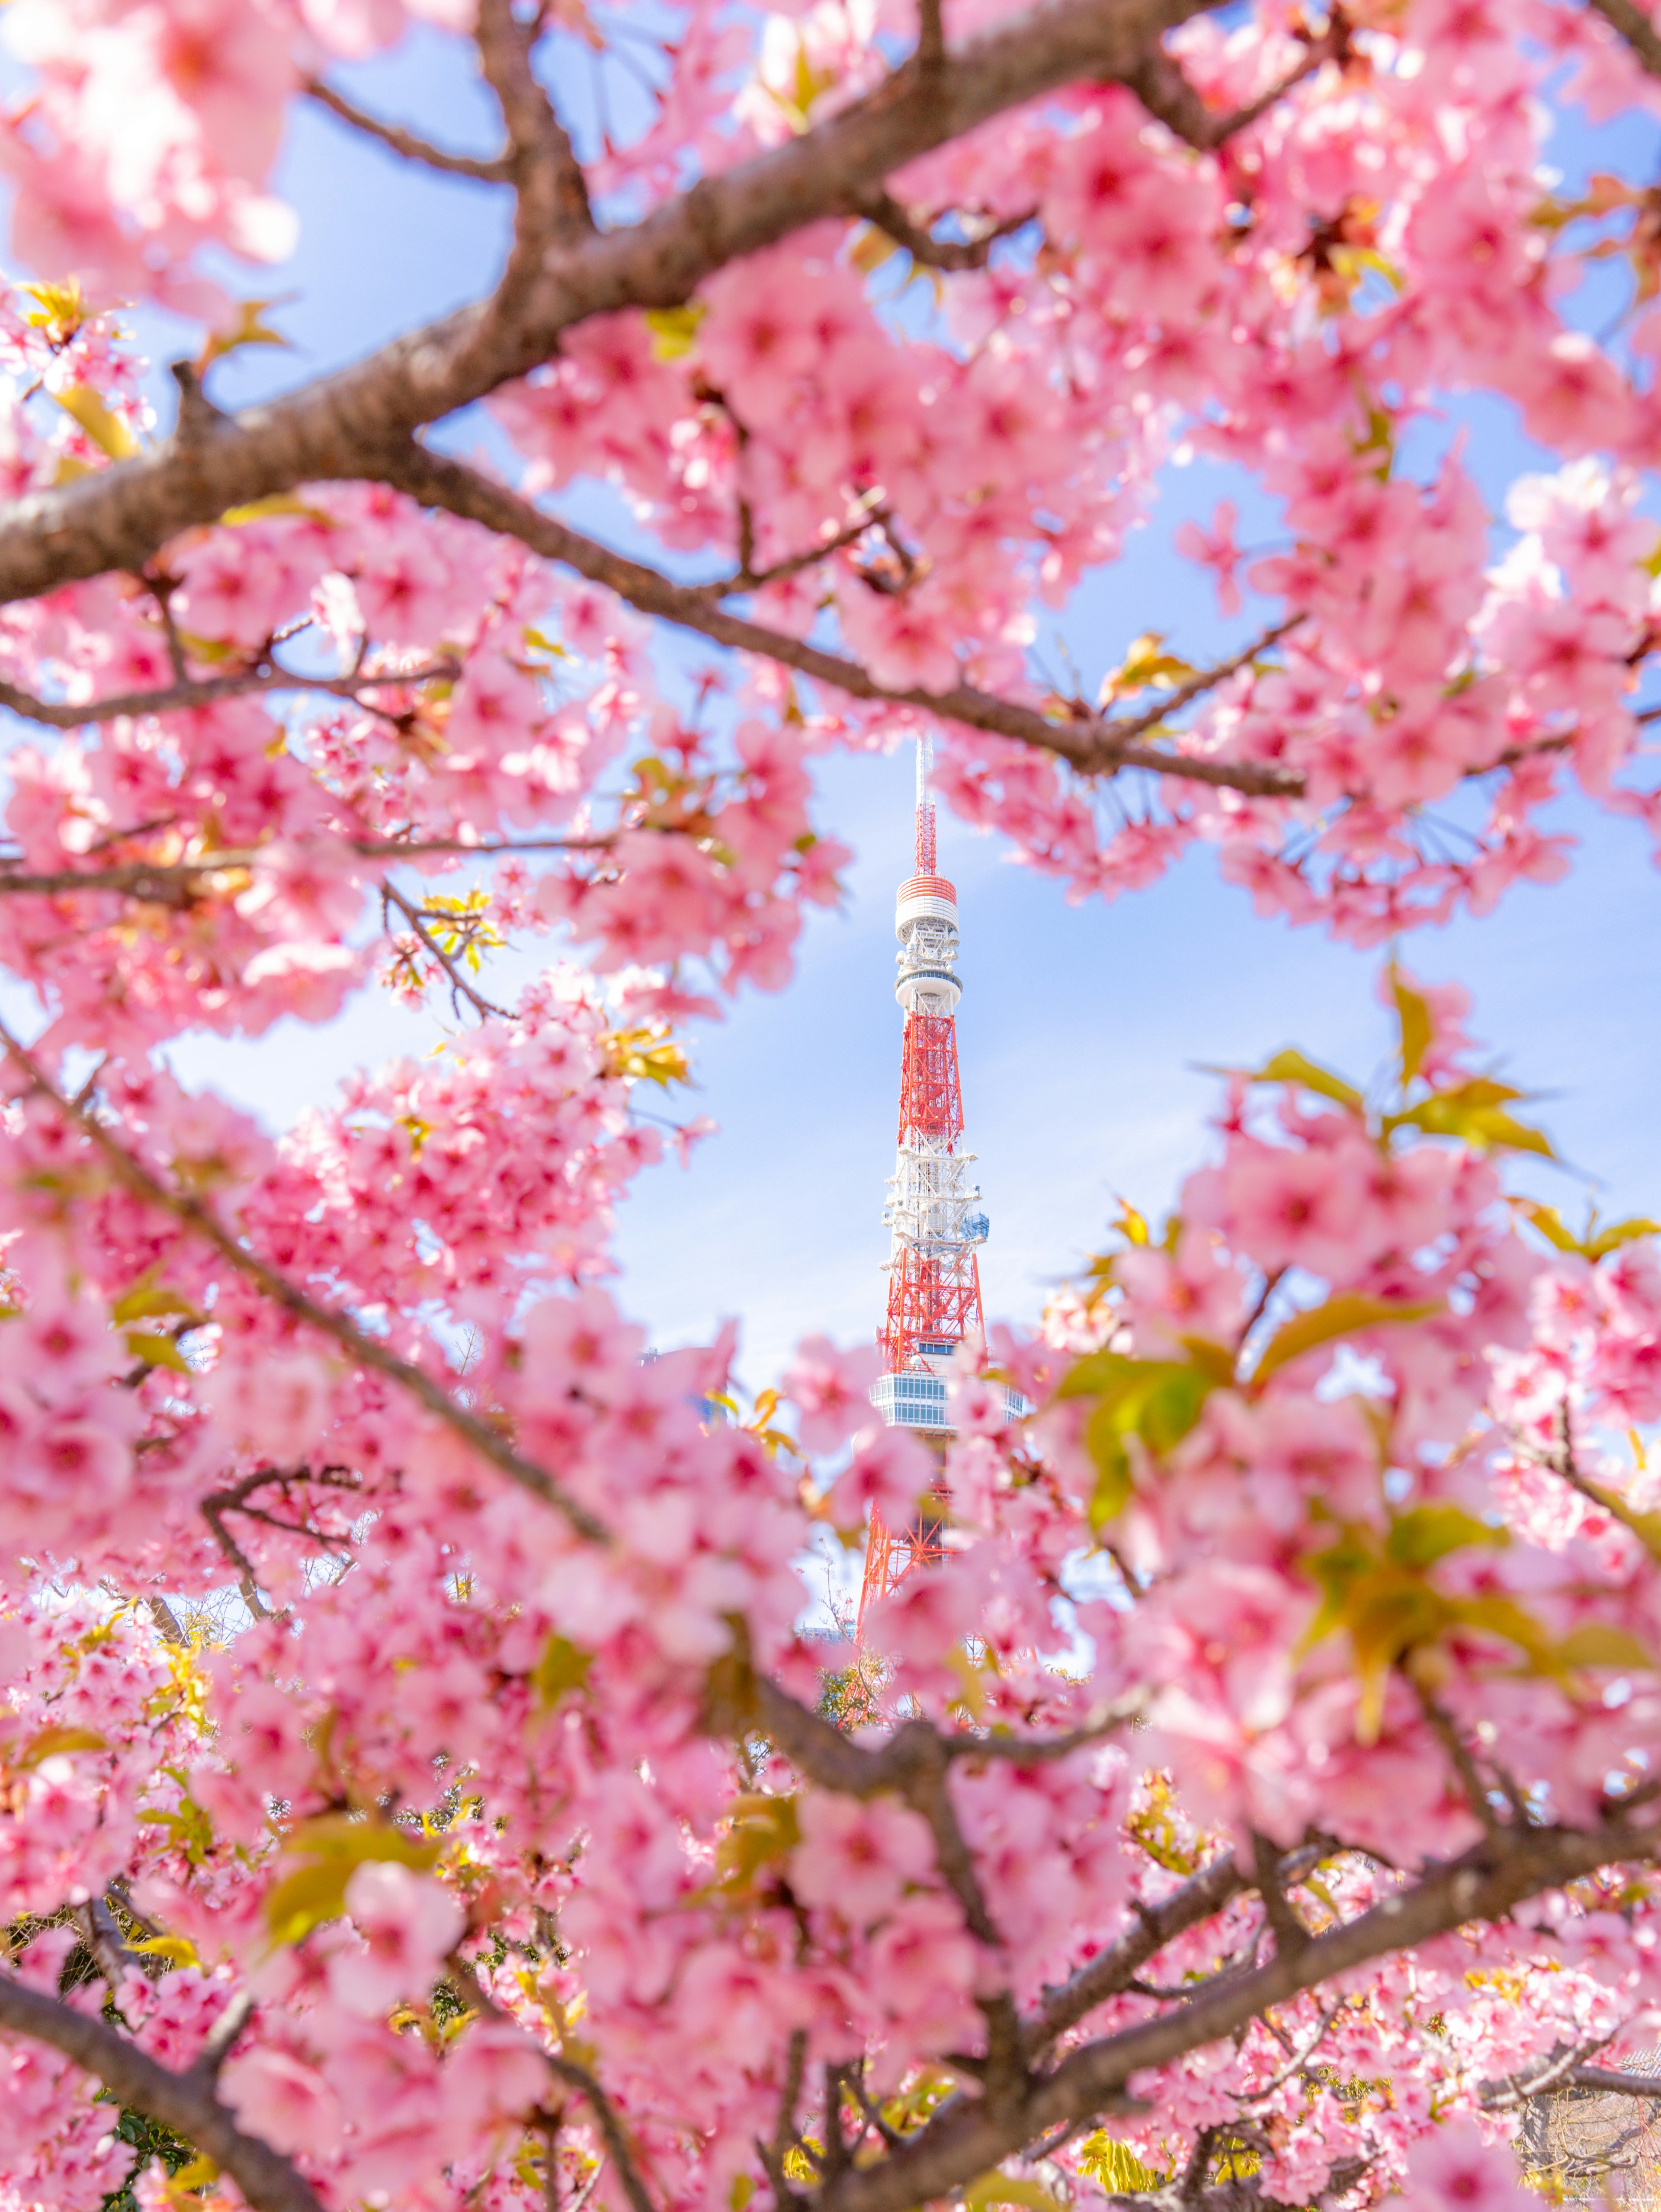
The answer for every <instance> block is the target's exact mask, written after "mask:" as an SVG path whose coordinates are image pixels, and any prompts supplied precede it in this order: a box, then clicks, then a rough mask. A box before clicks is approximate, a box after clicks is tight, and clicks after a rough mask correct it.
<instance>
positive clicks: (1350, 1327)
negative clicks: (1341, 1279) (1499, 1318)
mask: <svg viewBox="0 0 1661 2212" xmlns="http://www.w3.org/2000/svg"><path fill="white" fill-rule="evenodd" d="M1441 1305H1442V1301H1441V1299H1440V1298H1430V1299H1427V1300H1423V1301H1421V1303H1419V1304H1415V1305H1403V1304H1402V1303H1401V1302H1400V1300H1399V1299H1394V1298H1375V1297H1372V1296H1370V1295H1369V1293H1368V1292H1366V1291H1335V1293H1334V1294H1333V1296H1332V1297H1329V1299H1328V1300H1327V1301H1326V1304H1324V1305H1319V1306H1310V1307H1308V1308H1306V1309H1305V1311H1304V1312H1302V1313H1299V1314H1293V1316H1292V1319H1291V1320H1290V1321H1288V1322H1284V1323H1283V1324H1282V1325H1281V1328H1277V1329H1276V1330H1275V1334H1274V1335H1273V1336H1272V1337H1270V1339H1269V1342H1268V1343H1267V1344H1266V1345H1265V1346H1264V1347H1263V1356H1262V1358H1261V1359H1260V1360H1259V1361H1258V1362H1257V1369H1256V1373H1255V1374H1254V1375H1253V1376H1252V1378H1251V1379H1252V1383H1253V1386H1254V1388H1258V1387H1261V1386H1262V1384H1263V1383H1266V1382H1267V1381H1268V1380H1269V1376H1271V1375H1273V1374H1274V1373H1275V1370H1276V1369H1277V1368H1280V1367H1284V1366H1285V1365H1286V1364H1287V1362H1288V1361H1289V1360H1293V1359H1298V1358H1301V1357H1302V1355H1303V1354H1304V1353H1305V1352H1313V1351H1314V1350H1315V1348H1316V1346H1317V1345H1322V1344H1329V1343H1330V1342H1331V1341H1332V1340H1333V1339H1334V1338H1335V1337H1339V1336H1348V1335H1350V1334H1352V1332H1354V1330H1356V1329H1361V1328H1377V1327H1378V1324H1379V1323H1380V1322H1387V1321H1396V1322H1399V1321H1423V1320H1424V1319H1425V1317H1426V1316H1427V1315H1428V1314H1433V1313H1436V1312H1439V1310H1440V1308H1441Z"/></svg>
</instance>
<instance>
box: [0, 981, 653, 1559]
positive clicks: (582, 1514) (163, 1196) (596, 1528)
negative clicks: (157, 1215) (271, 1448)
mask: <svg viewBox="0 0 1661 2212" xmlns="http://www.w3.org/2000/svg"><path fill="white" fill-rule="evenodd" d="M0 1048H3V1049H4V1051H5V1052H6V1054H8V1056H9V1058H10V1059H11V1060H12V1061H13V1062H14V1064H15V1066H17V1067H18V1069H19V1070H20V1071H21V1073H23V1074H25V1075H27V1077H28V1078H29V1079H30V1081H31V1082H32V1083H33V1085H34V1086H35V1088H36V1089H37V1090H38V1091H40V1092H41V1094H42V1095H43V1096H44V1097H46V1098H47V1099H49V1100H50V1101H51V1102H52V1104H53V1105H55V1106H56V1107H57V1109H58V1112H59V1113H60V1114H62V1115H64V1118H65V1119H66V1120H68V1121H72V1122H74V1123H75V1125H76V1127H78V1128H79V1129H80V1130H81V1131H82V1133H83V1134H84V1135H85V1136H86V1137H87V1138H88V1139H89V1140H90V1141H91V1143H92V1144H93V1145H94V1146H95V1147H96V1149H97V1150H98V1151H99V1152H101V1153H102V1154H103V1155H104V1158H106V1160H107V1161H108V1162H109V1164H110V1166H111V1168H112V1169H113V1171H114V1173H115V1176H116V1179H117V1180H118V1182H121V1183H122V1184H124V1185H125V1188H127V1189H128V1190H130V1191H131V1192H132V1193H133V1194H134V1195H135V1196H136V1197H137V1198H140V1199H143V1200H144V1201H145V1202H146V1203H147V1204H149V1205H151V1206H158V1207H159V1208H160V1209H161V1212H164V1213H167V1214H171V1215H172V1217H173V1219H174V1220H175V1221H178V1222H179V1223H180V1224H181V1225H182V1226H184V1227H185V1228H186V1229H187V1230H189V1231H192V1234H194V1235H196V1236H198V1237H201V1238H202V1239H203V1240H204V1243H208V1244H210V1245H211V1246H212V1247H213V1249H214V1250H215V1251H216V1252H217V1253H218V1254H219V1255H220V1256H221V1258H222V1259H223V1260H224V1261H227V1262H228V1264H229V1265H230V1266H231V1267H234V1269H235V1270H236V1272H237V1273H238V1274H240V1275H241V1276H242V1277H244V1278H245V1279H246V1280H247V1281H248V1282H251V1283H252V1284H253V1285H255V1287H256V1288H257V1289H259V1291H262V1292H263V1293H264V1294H265V1297H268V1298H270V1299H271V1302H272V1303H273V1304H275V1305H279V1306H281V1307H282V1308H283V1311H284V1312H285V1313H289V1314H291V1315H292V1316H294V1318H295V1320H296V1321H298V1322H303V1323H304V1324H305V1325H306V1326H307V1328H314V1329H317V1330H319V1331H320V1332H321V1333H322V1334H324V1335H326V1336H330V1337H332V1338H333V1339H334V1340H335V1342H336V1343H337V1344H338V1345H339V1346H341V1347H342V1349H343V1350H344V1351H345V1352H347V1353H348V1354H350V1357H351V1358H353V1359H355V1360H356V1361H357V1362H358V1363H359V1364H361V1365H362V1366H365V1367H369V1368H373V1369H374V1371H375V1372H376V1373H377V1374H378V1375H384V1376H386V1377H387V1379H388V1380H389V1381H391V1382H393V1383H397V1384H399V1387H400V1388H401V1389H405V1390H407V1391H408V1392H409V1393H410V1395H411V1397H413V1398H415V1399H416V1400H417V1401H418V1402H419V1403H420V1404H421V1405H423V1406H424V1407H426V1409H427V1411H428V1412H429V1413H431V1414H432V1415H433V1417H434V1419H436V1420H438V1421H440V1422H441V1423H442V1424H443V1425H444V1426H445V1427H446V1428H447V1429H449V1430H451V1431H453V1433H454V1434H455V1435H456V1436H459V1437H460V1438H461V1439H462V1440H463V1442H464V1443H466V1444H468V1445H469V1446H471V1448H472V1449H473V1450H474V1451H476V1452H478V1454H479V1455H480V1456H481V1457H482V1458H484V1459H486V1460H488V1461H489V1462H490V1464H491V1466H492V1467H495V1468H498V1469H499V1470H500V1471H501V1472H502V1474H505V1475H507V1476H508V1477H509V1479H510V1480H513V1481H514V1482H516V1483H518V1484H519V1485H520V1487H521V1488H522V1489H525V1490H528V1491H529V1492H531V1494H532V1497H535V1498H540V1499H541V1500H542V1501H543V1503H544V1504H547V1505H551V1506H553V1507H554V1508H555V1509H556V1510H557V1511H558V1512H560V1513H562V1514H563V1516H565V1519H566V1520H567V1522H569V1524H570V1526H571V1527H572V1528H574V1529H575V1531H576V1533H577V1534H579V1535H581V1536H584V1537H586V1538H587V1540H588V1541H589V1542H590V1543H594V1544H609V1543H610V1542H611V1534H610V1532H609V1531H608V1530H607V1529H606V1528H605V1526H604V1524H603V1523H602V1522H599V1521H598V1520H596V1519H595V1517H594V1516H593V1514H592V1513H591V1512H590V1511H589V1510H588V1509H587V1506H586V1505H583V1504H581V1503H580V1502H579V1501H578V1500H577V1499H576V1498H573V1497H572V1496H571V1495H570V1493H569V1492H568V1491H567V1490H566V1489H565V1488H564V1486H563V1484H561V1483H560V1482H558V1481H557V1480H555V1478H554V1477H553V1476H552V1475H551V1474H549V1472H548V1470H547V1468H544V1467H538V1465H537V1464H536V1462H534V1461H533V1460H528V1459H526V1458H525V1457H523V1456H522V1455H521V1454H520V1453H519V1452H517V1451H515V1450H514V1448H513V1446H512V1445H511V1444H510V1443H508V1441H507V1439H506V1437H502V1436H500V1435H498V1434H497V1432H496V1430H494V1429H493V1428H491V1427H490V1425H488V1424H487V1423H486V1422H484V1421H482V1420H480V1419H478V1416H477V1415H476V1414H473V1413H468V1412H467V1411H466V1409H465V1407H461V1406H458V1405H457V1404H456V1402H455V1401H454V1399H453V1398H452V1397H451V1396H450V1395H449V1393H448V1392H447V1390H445V1389H442V1388H441V1385H440V1384H439V1383H435V1381H434V1380H433V1378H432V1376H430V1375H429V1374H427V1373H426V1372H425V1370H423V1369H422V1368H419V1367H416V1366H413V1365H411V1363H410V1362H409V1361H408V1360H406V1359H400V1358H399V1357H398V1355H397V1353H396V1352H390V1351H388V1349H387V1348H386V1346H385V1345H384V1344H382V1343H380V1341H379V1340H377V1339H376V1338H374V1337H372V1336H370V1335H368V1334H366V1332H365V1331H364V1330H362V1329H361V1328H359V1327H358V1325H357V1323H356V1322H355V1321H353V1320H352V1319H351V1318H350V1316H348V1315H346V1314H344V1313H340V1312H338V1311H336V1310H334V1309H333V1308H332V1307H329V1306H324V1305H319V1304H318V1303H317V1301H316V1300H315V1299H314V1298H313V1297H308V1296H307V1293H306V1292H305V1291H302V1290H301V1288H300V1287H299V1285H297V1284H295V1283H291V1282H290V1281H289V1279H288V1278H287V1276H285V1275H282V1274H279V1273H278V1272H277V1269H276V1268H275V1267H271V1264H270V1263H269V1262H268V1261H265V1260H262V1259H260V1258H259V1255H258V1254H256V1253H254V1252H251V1251H250V1250H249V1249H247V1247H246V1245H243V1244H241V1243H238V1241H237V1239H236V1238H235V1237H233V1236H232V1235H231V1233H230V1231H228V1230H227V1229H225V1228H224V1227H222V1225H221V1224H220V1223H219V1221H218V1220H217V1219H216V1218H215V1217H214V1215H212V1214H211V1213H210V1212H209V1211H208V1210H207V1208H206V1207H205V1206H204V1205H203V1204H202V1203H201V1201H200V1200H198V1199H195V1198H192V1197H191V1196H189V1195H188V1194H186V1193H185V1192H182V1191H175V1190H170V1189H169V1188H167V1185H166V1184H165V1183H163V1182H161V1180H160V1179H159V1177H157V1176H155V1175H154V1174H153V1173H152V1172H151V1170H149V1168H147V1167H146V1166H145V1165H144V1164H143V1162H142V1161H141V1160H138V1159H137V1158H134V1156H133V1155H132V1154H131V1152H128V1151H127V1150H126V1148H125V1146H123V1145H120V1144H119V1143H118V1142H117V1140H116V1139H115V1138H114V1137H113V1136H112V1135H111V1133H110V1132H109V1131H108V1130H107V1129H106V1127H104V1125H103V1123H102V1122H101V1121H100V1120H99V1119H98V1117H97V1116H96V1115H94V1113H92V1112H91V1111H90V1110H89V1109H88V1108H86V1107H84V1106H83V1107H77V1106H76V1104H75V1103H74V1102H73V1101H72V1100H70V1099H68V1098H66V1097H64V1094H63V1092H62V1091H59V1090H58V1088H57V1086H56V1085H54V1084H52V1082H51V1081H50V1079H48V1078H47V1076H46V1073H45V1072H44V1071H43V1070H42V1068H41V1067H40V1065H39V1064H38V1063H37V1061H36V1060H34V1059H33V1056H32V1055H31V1054H29V1052H28V1051H27V1049H26V1048H24V1046H23V1045H22V1044H21V1043H20V1042H19V1041H18V1040H17V1039H16V1038H15V1036H12V1034H11V1032H10V1030H8V1029H7V1028H6V1027H5V1026H4V1024H0Z"/></svg>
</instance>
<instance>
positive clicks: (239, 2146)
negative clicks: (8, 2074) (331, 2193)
mask: <svg viewBox="0 0 1661 2212" xmlns="http://www.w3.org/2000/svg"><path fill="white" fill-rule="evenodd" d="M0 2031H3V2032H4V2033H7V2034H9V2035H29V2036H33V2038H34V2039H35V2040H36V2041H37V2042H40V2043H45V2044H48V2045H51V2047H52V2049H53V2050H54V2051H62V2052H63V2054H64V2057H66V2058H70V2059H72V2060H73V2061H74V2062H75V2063H76V2065H77V2066H79V2067H82V2068H83V2069H85V2071H86V2072H87V2073H88V2074H91V2075H94V2076H95V2078H96V2079H97V2080H99V2081H101V2082H102V2083H103V2084H104V2086H105V2087H106V2089H109V2090H110V2091H112V2092H113V2094H114V2095H115V2097H116V2098H117V2099H118V2100H119V2102H120V2103H122V2104H124V2105H131V2106H133V2107H134V2108H135V2109H136V2110H137V2111H138V2112H143V2113H145V2114H146V2115H147V2116H148V2117H149V2118H151V2119H153V2120H159V2121H161V2124H162V2125H163V2126H164V2127H169V2128H172V2129H173V2130H174V2132H175V2133H176V2134H178V2135H181V2136H184V2138H185V2140H186V2142H189V2143H192V2144H193V2145H194V2146H195V2148H197V2149H198V2150H199V2151H202V2152H204V2153H205V2154H206V2155H207V2156H208V2157H209V2158H210V2159H212V2160H213V2161H214V2163H215V2164H216V2166H219V2167H220V2169H221V2170H222V2172H226V2173H228V2174H229V2175H230V2177H231V2179H232V2180H233V2181H234V2182H235V2184H236V2185H237V2187H238V2188H239V2189H240V2191H241V2192H242V2194H243V2196H244V2197H246V2199H247V2201H248V2203H250V2204H251V2205H252V2207H253V2208H254V2212H323V2208H322V2206H321V2205H320V2204H319V2201H318V2199H317V2197H315V2196H314V2195H313V2191H312V2188H311V2185H310V2184H309V2183H308V2182H307V2180H306V2179H305V2178H304V2176H303V2175H302V2174H301V2173H299V2172H297V2171H296V2170H295V2167H293V2166H290V2165H289V2161H288V2160H287V2159H286V2158H283V2157H280V2156H279V2155H278V2154H277V2152H276V2151H274V2150H273V2149H272V2148H271V2146H270V2145H269V2144H268V2143H264V2142H260V2141H259V2137H258V2136H250V2135H245V2134H244V2133H243V2132H242V2130H241V2129H240V2128H239V2127H238V2125H237V2124H236V2121H235V2119H234V2116H233V2115H232V2113H231V2112H229V2110H228V2108H227V2107H226V2106H223V2105H222V2104H221V2103H220V2101H219V2100H218V2098H217V2097H216V2095H215V2094H214V2092H213V2078H212V2072H211V2071H210V2069H206V2068H204V2069H202V2070H201V2071H200V2072H198V2071H197V2070H196V2069H192V2070H191V2071H190V2072H188V2073H184V2074H174V2073H173V2072H171V2071H170V2070H169V2069H167V2067H165V2066H161V2065H158V2064H157V2063H156V2061H155V2059H154V2058H152V2057H149V2055H148V2054H147V2053H146V2052H144V2051H140V2050H139V2049H138V2047H137V2045H136V2044H132V2043H130V2042H129V2041H128V2040H127V2039H126V2037H125V2036H124V2035H119V2034H118V2033H116V2031H115V2029H114V2028H113V2027H108V2026H106V2023H105V2022H104V2021H101V2020H98V2019H93V2018H88V2015H86V2014H85V2013H82V2012H76V2011H75V2010H73V2009H72V2008H70V2006H69V2005H66V2004H62V2003H60V2002H58V1999H57V1998H56V1997H51V1996H46V1994H45V1993H44V1992H43V1991H42V1990H32V1989H30V1988H29V1987H28V1985H27V1984H26V1983H25V1982H22V1981H21V1980H19V1978H17V1976H16V1975H15V1974H9V1973H4V1972H0Z"/></svg>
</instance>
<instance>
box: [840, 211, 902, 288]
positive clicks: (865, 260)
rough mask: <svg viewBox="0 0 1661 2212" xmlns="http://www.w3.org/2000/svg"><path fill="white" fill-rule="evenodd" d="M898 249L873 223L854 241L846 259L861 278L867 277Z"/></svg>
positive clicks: (862, 230) (884, 232)
mask: <svg viewBox="0 0 1661 2212" xmlns="http://www.w3.org/2000/svg"><path fill="white" fill-rule="evenodd" d="M899 250H900V249H899V247H898V246H896V245H895V243H894V241H893V240H892V239H891V237H890V236H889V235H888V233H887V232H886V231H885V230H879V229H878V228H877V227H876V225H875V223H867V224H866V225H865V226H864V227H863V228H862V229H861V231H860V234H859V235H858V237H857V238H855V240H854V244H853V246H852V248H851V250H850V252H849V256H848V258H849V261H851V262H852V264H854V266H855V269H857V270H859V272H860V274H861V276H869V275H870V274H871V272H872V270H873V269H880V268H881V267H882V264H883V263H884V262H885V261H889V260H891V259H892V258H893V257H894V255H895V254H897V252H899Z"/></svg>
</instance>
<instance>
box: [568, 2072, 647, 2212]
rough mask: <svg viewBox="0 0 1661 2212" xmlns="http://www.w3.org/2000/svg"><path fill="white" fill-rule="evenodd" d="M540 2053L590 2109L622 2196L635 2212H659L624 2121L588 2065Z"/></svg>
mask: <svg viewBox="0 0 1661 2212" xmlns="http://www.w3.org/2000/svg"><path fill="white" fill-rule="evenodd" d="M542 2055H543V2057H545V2059H546V2060H547V2062H548V2065H549V2069H550V2070H551V2072H552V2073H554V2074H555V2075H557V2076H558V2078H559V2079H560V2080H561V2081H564V2082H566V2083H568V2084H569V2087H572V2088H573V2089H575V2091H576V2092H577V2093H578V2095H579V2096H580V2097H581V2098H582V2099H583V2100H584V2101H585V2103H586V2104H587V2106H588V2109H589V2110H590V2112H593V2116H594V2120H595V2124H597V2126H598V2127H599V2131H600V2134H601V2136H603V2137H604V2139H605V2148H606V2149H607V2150H608V2151H609V2152H610V2154H611V2160H612V2163H613V2164H614V2165H615V2166H616V2167H617V2170H618V2177H619V2178H620V2179H621V2180H622V2183H623V2192H624V2196H625V2197H627V2198H628V2199H629V2202H630V2205H631V2206H632V2207H633V2208H634V2212H658V2208H657V2206H656V2205H655V2204H654V2203H653V2202H652V2196H651V2191H649V2190H648V2188H647V2186H646V2184H645V2181H644V2180H643V2179H642V2175H641V2171H640V2167H639V2166H637V2165H636V2161H635V2154H634V2148H633V2146H632V2145H631V2144H630V2141H629V2138H628V2136H626V2135H625V2134H624V2130H623V2123H622V2121H621V2120H620V2119H619V2118H618V2114H617V2107H616V2106H614V2105H613V2104H612V2102H611V2099H610V2098H609V2097H608V2096H607V2095H606V2093H605V2090H604V2089H602V2088H601V2087H600V2086H599V2082H598V2081H596V2080H595V2078H594V2076H593V2075H592V2074H591V2073H590V2072H589V2071H588V2069H587V2067H586V2066H579V2065H578V2064H577V2063H576V2062H575V2059H571V2058H563V2057H560V2056H559V2055H558V2054H557V2052H554V2051H544V2052H543V2054H542Z"/></svg>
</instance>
